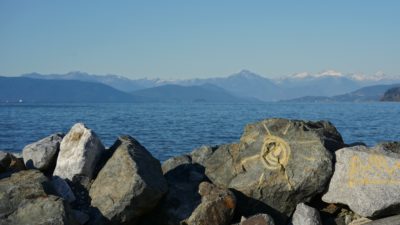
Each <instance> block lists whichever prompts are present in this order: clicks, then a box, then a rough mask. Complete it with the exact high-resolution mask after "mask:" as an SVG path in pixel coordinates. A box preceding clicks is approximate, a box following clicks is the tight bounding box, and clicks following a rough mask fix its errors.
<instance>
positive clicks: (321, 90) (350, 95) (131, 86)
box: [0, 70, 400, 102]
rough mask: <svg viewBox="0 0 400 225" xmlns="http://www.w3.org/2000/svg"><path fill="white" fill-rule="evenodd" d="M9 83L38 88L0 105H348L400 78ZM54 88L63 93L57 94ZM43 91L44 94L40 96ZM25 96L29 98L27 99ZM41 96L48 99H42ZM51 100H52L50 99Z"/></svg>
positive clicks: (80, 75)
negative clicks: (26, 102)
mask: <svg viewBox="0 0 400 225" xmlns="http://www.w3.org/2000/svg"><path fill="white" fill-rule="evenodd" d="M6 78H10V79H11V78H13V79H14V80H12V79H11V80H9V81H7V82H8V85H11V86H15V87H20V88H22V87H24V85H27V83H29V82H31V83H32V86H31V87H33V86H35V87H36V89H34V90H31V89H26V88H25V89H24V90H18V89H17V88H14V92H13V94H11V92H12V91H11V90H8V92H7V93H6V91H5V90H7V89H4V90H1V91H0V101H2V99H3V100H4V101H9V100H11V101H14V100H15V99H18V98H19V99H26V100H27V99H30V100H31V101H50V100H51V99H53V100H54V101H66V100H68V98H70V99H69V100H70V101H72V102H74V101H78V100H79V96H81V97H82V99H81V100H82V101H83V100H85V101H94V102H98V101H105V102H108V101H111V102H113V101H123V102H126V101H128V102H129V101H134V102H137V101H145V102H148V101H156V102H174V101H175V102H184V101H190V102H256V101H264V102H265V101H285V100H290V99H295V100H294V101H342V100H343V99H347V100H346V101H371V100H374V101H375V100H377V97H376V96H377V95H378V94H379V95H381V94H382V95H383V93H384V91H386V90H387V89H386V88H389V87H388V86H385V85H388V84H390V85H391V84H394V83H400V78H396V77H388V76H386V75H385V74H383V73H377V74H375V75H373V76H366V75H363V74H342V73H340V72H337V71H334V70H328V71H323V72H321V73H317V74H310V73H297V74H294V75H291V76H287V77H283V78H274V79H272V78H267V77H265V76H261V75H258V74H256V73H254V72H251V71H248V70H242V71H240V72H238V73H235V74H232V75H229V76H226V77H215V78H204V79H182V80H163V79H147V78H144V79H129V78H126V77H124V76H118V75H93V74H88V73H84V72H79V71H78V72H70V73H66V74H47V75H44V74H39V73H29V74H23V75H21V76H19V77H2V79H0V82H1V83H0V86H4V85H5V84H6V82H5V79H6ZM17 78H18V79H17ZM10 82H11V83H12V82H17V83H18V85H17V84H16V85H12V84H10ZM52 82H53V83H52ZM50 84H51V85H50ZM376 85H378V86H377V87H375V88H373V90H378V91H377V92H379V93H378V94H376V93H375V92H371V90H369V91H367V92H364V91H363V88H364V87H366V86H376ZM379 85H383V86H381V87H380V86H379ZM54 86H57V87H58V88H56V89H55V88H54ZM89 86H90V87H89ZM84 87H86V88H84ZM39 88H41V89H44V90H42V92H39V90H38V89H39ZM68 89H69V90H70V91H71V90H74V92H73V93H72V94H71V93H70V92H68V91H67V90H68ZM89 89H90V90H92V91H91V92H90V93H88V92H87V91H86V90H89ZM102 89H104V92H103V93H101V92H102V91H100V90H102ZM28 90H31V92H32V93H34V94H37V95H38V96H36V99H33V96H35V95H34V94H32V95H31V94H29V93H28V92H29V91H28ZM46 90H52V91H56V92H57V94H58V95H60V96H58V95H56V96H51V95H49V93H48V92H49V91H47V92H46ZM382 91H383V92H382ZM24 93H25V94H26V95H23V94H24ZM40 93H41V94H40ZM62 93H63V94H62ZM95 93H97V94H95ZM105 93H107V94H105ZM360 93H361V94H360ZM39 95H43V96H41V97H40V98H39ZM46 95H48V96H47V97H45V96H46ZM18 96H20V97H18ZM61 96H63V97H61ZM68 96H69V97H68ZM72 96H75V97H72ZM90 96H92V97H90ZM67 97H68V98H67ZM380 97H382V96H380Z"/></svg>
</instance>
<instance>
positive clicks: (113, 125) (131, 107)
mask: <svg viewBox="0 0 400 225" xmlns="http://www.w3.org/2000/svg"><path fill="white" fill-rule="evenodd" d="M271 117H284V118H292V119H307V120H329V121H331V122H332V123H333V124H334V125H335V126H336V127H337V128H338V130H339V132H340V133H341V134H342V136H343V138H344V140H345V142H346V143H352V142H364V143H366V144H368V145H374V144H376V143H377V142H381V141H390V140H392V141H393V140H400V104H399V103H380V102H378V103H346V104H343V103H340V104H339V103H329V104H320V103H318V104H317V103H315V104H314V103H299V104H293V103H265V104H205V103H204V104H198V103H196V104H194V103H193V104H160V103H156V104H154V103H151V104H150V103H139V104H120V103H115V104H14V105H0V149H1V150H7V151H21V149H22V148H23V147H24V146H25V145H26V144H29V143H31V142H34V141H36V140H38V139H41V138H43V137H46V136H48V135H49V134H52V133H55V132H65V133H66V132H68V130H69V128H70V127H71V126H72V125H73V124H74V123H76V122H84V123H85V124H86V125H87V126H88V127H89V128H91V129H93V130H94V131H95V132H96V133H97V134H98V135H99V136H100V138H101V139H102V141H103V143H104V145H106V146H110V145H112V143H113V142H114V141H115V140H116V138H117V137H118V136H119V135H122V134H129V135H131V136H133V137H135V138H137V139H138V140H139V142H141V143H142V144H143V145H144V146H145V147H146V148H147V149H148V150H149V151H151V152H152V153H153V155H154V156H155V157H157V158H158V159H160V160H165V159H167V158H169V157H171V156H175V155H179V154H182V153H187V152H190V151H191V150H192V149H194V148H196V147H199V146H201V145H205V144H207V145H217V144H223V143H229V142H235V141H238V140H239V138H240V135H241V134H242V131H243V128H244V126H245V125H246V124H247V123H251V122H255V121H258V120H262V119H265V118H271Z"/></svg>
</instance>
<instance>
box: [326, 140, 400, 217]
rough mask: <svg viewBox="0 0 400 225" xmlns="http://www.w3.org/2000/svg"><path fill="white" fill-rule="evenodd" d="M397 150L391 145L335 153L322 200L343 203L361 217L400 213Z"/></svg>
mask: <svg viewBox="0 0 400 225" xmlns="http://www.w3.org/2000/svg"><path fill="white" fill-rule="evenodd" d="M388 146H390V144H389V145H388ZM399 150H400V149H399V148H398V146H397V147H396V145H393V146H392V149H390V148H387V149H385V148H383V147H382V146H378V147H375V148H367V147H364V146H355V147H351V148H343V149H340V150H338V151H336V152H335V154H336V165H335V172H334V174H333V177H332V179H331V181H330V184H329V188H328V192H327V193H326V194H325V195H324V196H323V197H322V200H323V201H324V202H327V203H341V204H346V205H348V206H349V207H350V209H351V210H352V211H354V212H355V213H357V214H359V215H361V216H363V217H375V216H384V215H391V214H397V213H400V195H399V193H400V154H398V152H399Z"/></svg>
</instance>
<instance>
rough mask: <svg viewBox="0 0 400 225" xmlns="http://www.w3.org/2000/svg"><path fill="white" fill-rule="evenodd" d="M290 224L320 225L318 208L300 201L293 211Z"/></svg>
mask: <svg viewBox="0 0 400 225" xmlns="http://www.w3.org/2000/svg"><path fill="white" fill-rule="evenodd" d="M291 225H322V222H321V217H320V215H319V212H318V210H316V209H314V208H312V207H310V206H308V205H306V204H304V203H300V204H298V205H297V206H296V210H295V211H294V213H293V217H292V224H291Z"/></svg>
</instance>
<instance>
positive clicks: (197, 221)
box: [184, 182, 236, 225]
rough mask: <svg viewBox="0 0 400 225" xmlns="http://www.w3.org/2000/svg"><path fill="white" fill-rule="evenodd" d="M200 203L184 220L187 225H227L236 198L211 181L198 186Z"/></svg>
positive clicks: (231, 216)
mask: <svg viewBox="0 0 400 225" xmlns="http://www.w3.org/2000/svg"><path fill="white" fill-rule="evenodd" d="M199 194H200V195H201V203H200V205H199V206H198V207H197V208H196V209H195V210H194V211H193V213H192V215H191V216H190V217H189V218H188V219H187V220H186V221H185V223H184V224H187V225H228V224H230V222H231V220H232V218H233V213H234V210H235V207H236V199H235V196H234V195H233V193H232V192H231V191H229V190H228V189H225V188H219V187H217V186H215V185H213V184H211V183H208V182H202V183H201V184H200V186H199Z"/></svg>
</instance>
